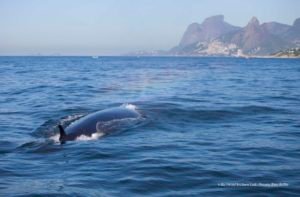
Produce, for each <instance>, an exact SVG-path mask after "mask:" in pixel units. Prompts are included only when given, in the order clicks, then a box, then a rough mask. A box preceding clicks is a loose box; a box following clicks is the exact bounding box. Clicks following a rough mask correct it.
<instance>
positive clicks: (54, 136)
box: [49, 133, 60, 143]
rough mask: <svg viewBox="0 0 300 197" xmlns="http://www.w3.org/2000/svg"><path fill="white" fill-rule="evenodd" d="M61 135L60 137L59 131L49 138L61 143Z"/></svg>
mask: <svg viewBox="0 0 300 197" xmlns="http://www.w3.org/2000/svg"><path fill="white" fill-rule="evenodd" d="M59 137H60V134H59V133H58V134H55V135H53V136H51V137H50V138H49V139H50V140H53V141H54V142H55V143H59V142H60V141H59Z"/></svg>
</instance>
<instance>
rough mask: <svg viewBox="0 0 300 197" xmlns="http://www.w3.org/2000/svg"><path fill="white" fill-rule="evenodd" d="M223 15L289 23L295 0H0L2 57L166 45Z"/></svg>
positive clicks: (239, 21)
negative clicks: (192, 25) (189, 27)
mask: <svg viewBox="0 0 300 197" xmlns="http://www.w3.org/2000/svg"><path fill="white" fill-rule="evenodd" d="M217 14H223V15H225V20H226V21H227V22H229V23H231V24H233V25H238V26H245V25H246V24H247V22H248V21H249V20H250V18H251V17H252V16H256V17H258V19H259V20H260V22H269V21H278V22H281V23H286V24H292V23H293V21H294V20H295V19H296V18H298V17H300V1H299V0H249V1H246V0H0V55H33V54H38V53H40V54H44V55H51V54H58V53H59V54H62V55H117V54H122V53H126V52H129V51H136V50H154V49H169V48H171V47H173V46H175V45H176V44H177V43H178V42H179V40H180V38H181V36H182V34H183V32H184V30H185V29H186V27H187V25H189V24H190V23H192V22H199V23H201V22H202V21H203V20H204V19H205V18H206V17H209V16H212V15H217Z"/></svg>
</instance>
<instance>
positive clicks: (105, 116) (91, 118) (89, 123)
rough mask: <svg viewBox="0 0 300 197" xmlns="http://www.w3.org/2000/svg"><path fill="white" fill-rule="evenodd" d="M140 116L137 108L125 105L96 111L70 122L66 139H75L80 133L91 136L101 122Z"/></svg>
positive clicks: (66, 130)
mask: <svg viewBox="0 0 300 197" xmlns="http://www.w3.org/2000/svg"><path fill="white" fill-rule="evenodd" d="M139 116H140V114H139V113H138V112H137V111H136V110H135V109H131V108H127V107H124V106H121V107H114V108H109V109H105V110H102V111H98V112H94V113H91V114H88V115H86V116H85V117H83V118H81V119H79V120H77V121H75V122H73V123H72V124H70V125H69V126H68V127H67V128H66V129H65V132H66V136H65V140H75V139H76V138H77V137H78V136H80V135H87V136H91V135H92V134H93V133H96V132H97V131H98V130H97V129H98V125H99V124H104V123H107V122H109V121H114V120H122V119H129V118H138V117H139Z"/></svg>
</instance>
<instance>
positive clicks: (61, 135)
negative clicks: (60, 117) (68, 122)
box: [58, 124, 66, 142]
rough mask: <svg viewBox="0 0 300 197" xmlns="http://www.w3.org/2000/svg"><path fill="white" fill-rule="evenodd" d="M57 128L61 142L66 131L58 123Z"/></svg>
mask: <svg viewBox="0 0 300 197" xmlns="http://www.w3.org/2000/svg"><path fill="white" fill-rule="evenodd" d="M58 128H59V134H60V136H59V141H60V142H63V139H64V137H65V136H66V132H65V130H64V128H63V127H62V126H61V125H60V124H59V125H58Z"/></svg>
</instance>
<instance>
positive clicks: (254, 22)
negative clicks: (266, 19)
mask: <svg viewBox="0 0 300 197" xmlns="http://www.w3.org/2000/svg"><path fill="white" fill-rule="evenodd" d="M247 26H259V20H258V19H257V18H256V17H255V16H254V17H252V18H251V20H250V21H249V23H248V25H247Z"/></svg>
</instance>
